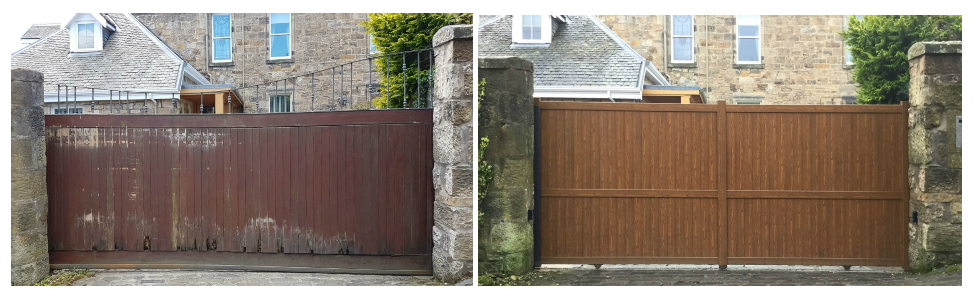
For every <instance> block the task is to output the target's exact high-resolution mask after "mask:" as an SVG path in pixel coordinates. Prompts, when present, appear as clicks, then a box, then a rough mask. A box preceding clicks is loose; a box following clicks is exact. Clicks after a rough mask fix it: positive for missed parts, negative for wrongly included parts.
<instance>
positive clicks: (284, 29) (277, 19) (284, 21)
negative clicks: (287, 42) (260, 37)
mask: <svg viewBox="0 0 975 301" xmlns="http://www.w3.org/2000/svg"><path fill="white" fill-rule="evenodd" d="M290 32H291V14H271V34H279V33H290Z"/></svg>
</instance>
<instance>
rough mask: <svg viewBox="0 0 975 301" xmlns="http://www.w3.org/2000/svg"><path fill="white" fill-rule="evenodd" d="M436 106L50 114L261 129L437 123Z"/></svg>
mask: <svg viewBox="0 0 975 301" xmlns="http://www.w3.org/2000/svg"><path fill="white" fill-rule="evenodd" d="M432 110H433V109H387V110H359V111H332V112H292V113H273V114H204V115H199V114H182V115H96V114H88V115H46V116H44V122H45V125H46V126H47V127H48V128H52V127H65V128H67V127H74V128H79V127H95V128H107V127H128V128H257V127H289V126H309V125H314V126H339V125H369V124H406V123H424V124H432V123H433V114H432V113H431V112H432Z"/></svg>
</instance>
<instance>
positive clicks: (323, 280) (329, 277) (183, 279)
mask: <svg viewBox="0 0 975 301" xmlns="http://www.w3.org/2000/svg"><path fill="white" fill-rule="evenodd" d="M92 272H94V274H95V276H94V277H89V278H85V279H82V280H79V281H77V282H75V283H74V284H72V285H75V286H78V285H123V286H125V285H274V286H291V285H332V286H337V285H452V284H445V283H441V282H439V281H437V280H435V279H433V278H432V277H430V276H383V275H345V274H319V273H275V272H240V271H200V270H92Z"/></svg>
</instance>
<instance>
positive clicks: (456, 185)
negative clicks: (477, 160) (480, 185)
mask: <svg viewBox="0 0 975 301" xmlns="http://www.w3.org/2000/svg"><path fill="white" fill-rule="evenodd" d="M444 177H445V178H446V180H445V181H446V183H447V187H446V190H447V191H448V192H449V193H450V195H451V196H472V195H474V188H473V182H474V170H473V168H472V167H471V166H454V167H451V168H448V169H447V173H446V174H445V175H444Z"/></svg>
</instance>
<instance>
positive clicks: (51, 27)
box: [20, 24, 61, 39]
mask: <svg viewBox="0 0 975 301" xmlns="http://www.w3.org/2000/svg"><path fill="white" fill-rule="evenodd" d="M60 28H61V25H60V24H34V25H31V26H30V28H28V29H27V32H25V33H24V35H23V36H21V37H20V38H21V39H40V38H43V37H46V36H47V35H49V34H51V33H52V32H55V31H57V30H58V29H60Z"/></svg>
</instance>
